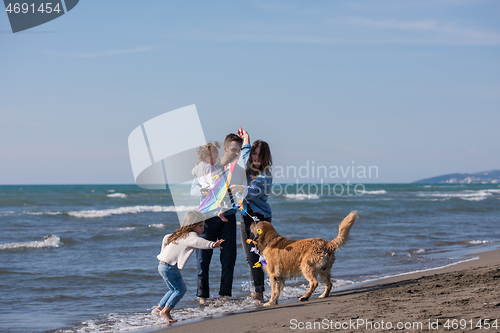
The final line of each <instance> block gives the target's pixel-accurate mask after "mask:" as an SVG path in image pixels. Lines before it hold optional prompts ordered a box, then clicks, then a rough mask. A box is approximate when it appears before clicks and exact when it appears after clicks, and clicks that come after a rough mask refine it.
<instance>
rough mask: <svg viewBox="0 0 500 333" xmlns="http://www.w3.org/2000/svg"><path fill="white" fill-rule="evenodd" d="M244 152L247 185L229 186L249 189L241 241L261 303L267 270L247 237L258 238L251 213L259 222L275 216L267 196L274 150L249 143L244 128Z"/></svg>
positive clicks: (258, 142)
mask: <svg viewBox="0 0 500 333" xmlns="http://www.w3.org/2000/svg"><path fill="white" fill-rule="evenodd" d="M241 154H242V156H243V161H244V162H245V164H246V176H247V186H246V187H244V186H241V185H232V186H231V187H230V188H231V190H232V191H236V192H244V190H245V188H246V190H247V194H246V196H245V207H246V209H247V212H248V214H242V215H241V224H240V228H241V230H240V231H241V232H240V234H241V243H242V245H243V250H244V251H245V258H246V260H247V263H248V266H249V269H250V279H251V281H252V287H253V289H254V292H252V297H254V298H255V300H256V301H257V303H262V302H263V300H264V271H263V270H262V267H255V264H256V263H257V262H258V261H259V255H257V254H256V253H254V252H252V251H251V249H252V247H253V246H254V245H252V244H247V243H246V240H247V239H248V238H251V239H253V238H255V235H254V234H253V233H252V232H251V231H250V227H251V225H252V224H253V223H254V220H253V219H252V218H251V216H254V217H257V218H258V219H259V221H267V222H271V219H272V213H271V206H270V205H269V203H268V202H267V199H268V198H269V195H270V194H271V187H272V184H273V176H272V174H271V167H272V164H273V158H272V156H271V149H270V148H269V145H268V144H267V143H266V142H265V141H262V140H257V141H255V142H254V143H253V144H252V145H250V136H249V135H248V133H247V132H246V131H243V146H242V147H241Z"/></svg>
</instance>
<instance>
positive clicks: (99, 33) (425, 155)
mask: <svg viewBox="0 0 500 333" xmlns="http://www.w3.org/2000/svg"><path fill="white" fill-rule="evenodd" d="M498 13H500V2H498V1H495V0H492V1H486V0H484V1H480V0H432V1H427V0H423V1H404V0H397V1H389V0H387V1H356V0H354V1H246V0H242V1H217V2H207V1H182V2H181V1H159V0H157V1H155V0H142V1H128V0H120V1H97V0H82V1H80V3H79V4H78V5H77V6H76V7H75V8H74V9H73V10H72V11H71V12H69V13H67V14H66V15H63V16H62V17H60V18H58V19H56V20H54V21H51V22H48V23H46V24H44V25H41V26H38V27H35V28H33V29H30V30H27V31H25V32H20V33H16V34H12V32H11V30H10V26H9V23H8V19H7V14H6V13H4V14H0V45H1V48H0V60H1V62H2V69H1V71H0V91H1V95H0V96H1V98H0V184H99V183H106V184H116V183H133V182H134V179H133V175H132V170H131V166H130V161H129V157H128V147H127V138H128V135H129V134H130V132H131V131H132V130H133V129H134V128H136V127H137V126H139V125H140V124H142V123H143V122H145V121H147V120H149V119H151V118H153V117H155V116H158V115H160V114H163V113H165V112H167V111H170V110H174V109H177V108H180V107H183V106H187V105H191V104H196V107H197V109H198V113H199V116H200V119H201V122H202V125H203V128H204V132H205V136H206V137H207V139H208V140H222V139H223V138H224V136H225V134H227V133H229V132H235V131H236V130H237V129H238V128H239V127H240V126H242V127H243V128H245V129H246V130H247V131H248V132H249V133H250V136H251V139H252V140H255V139H263V140H266V141H267V142H269V144H270V146H271V149H272V152H273V157H274V162H275V165H276V166H282V167H285V168H286V167H287V166H288V167H290V166H295V167H296V168H299V167H300V166H304V165H307V163H309V165H312V163H313V161H314V165H316V166H326V167H327V168H330V167H332V166H336V167H338V168H340V167H343V168H344V170H345V169H346V168H347V167H352V166H355V167H360V166H363V167H366V168H368V167H369V166H376V167H377V169H378V177H374V176H373V175H372V177H371V178H369V179H367V178H365V179H350V181H351V182H353V183H355V182H364V183H388V182H411V181H415V180H418V179H421V178H426V177H432V176H437V175H441V174H446V173H453V172H478V171H486V170H491V169H499V168H500V154H499V148H498V143H499V142H500V134H499V133H500V131H498V125H499V124H500V112H499V110H500V21H499V20H498ZM287 180H292V179H278V180H276V181H287ZM318 180H319V179H309V180H308V181H318ZM344 180H345V179H325V180H324V181H325V182H337V181H344ZM347 180H349V177H348V178H347Z"/></svg>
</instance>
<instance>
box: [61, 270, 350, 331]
mask: <svg viewBox="0 0 500 333" xmlns="http://www.w3.org/2000/svg"><path fill="white" fill-rule="evenodd" d="M332 283H333V287H334V288H339V287H343V286H347V285H351V284H353V283H354V282H352V281H347V280H334V281H332ZM291 284H292V285H288V286H285V288H284V290H283V292H282V294H281V295H280V298H279V299H280V300H283V299H289V298H295V299H297V298H298V297H300V296H302V295H304V293H305V292H306V291H307V290H308V289H309V285H308V283H307V281H305V280H304V283H301V282H299V283H295V284H293V281H292V283H291ZM266 285H267V291H266V292H265V293H264V298H265V299H269V298H270V295H271V287H270V283H269V279H267V280H266ZM241 290H242V291H243V292H245V291H247V292H250V283H249V282H244V283H242V289H241ZM323 291H324V285H323V284H322V283H320V285H319V286H318V288H317V290H316V291H315V293H314V294H313V297H317V296H319V295H320V294H321V293H322V292H323ZM256 307H257V304H256V303H255V300H254V299H252V298H250V297H243V298H238V299H225V298H212V299H209V302H208V303H207V305H205V306H204V307H203V308H200V307H198V306H187V307H180V306H177V307H176V308H175V311H173V312H172V316H173V317H174V319H176V320H178V321H179V322H181V323H182V322H183V321H184V320H190V319H200V318H217V317H218V316H222V315H224V314H227V313H234V312H237V311H241V310H250V309H254V308H256ZM165 324H166V322H165V321H164V320H163V319H162V318H161V317H160V316H159V313H158V310H157V309H156V306H154V307H153V308H151V309H150V310H149V311H148V312H144V313H133V314H118V313H109V314H106V315H103V316H100V318H97V319H92V320H89V321H86V322H83V323H81V324H79V325H77V326H75V327H73V328H71V329H69V330H64V331H62V332H64V333H74V332H78V333H91V332H92V333H93V332H106V333H114V332H123V331H131V330H138V329H145V328H147V329H151V327H152V326H154V327H158V328H162V327H161V326H160V325H165Z"/></svg>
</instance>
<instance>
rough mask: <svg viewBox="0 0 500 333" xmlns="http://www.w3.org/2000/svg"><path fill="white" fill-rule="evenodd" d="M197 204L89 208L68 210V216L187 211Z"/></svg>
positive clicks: (84, 216) (93, 217)
mask: <svg viewBox="0 0 500 333" xmlns="http://www.w3.org/2000/svg"><path fill="white" fill-rule="evenodd" d="M197 208H198V207H197V206H178V207H175V206H131V207H119V208H111V209H100V210H98V209H91V210H80V211H71V212H68V215H69V216H72V217H77V218H84V219H97V218H103V217H107V216H111V215H122V214H138V213H146V212H148V213H165V212H178V211H188V210H193V209H197Z"/></svg>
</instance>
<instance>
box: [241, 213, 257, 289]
mask: <svg viewBox="0 0 500 333" xmlns="http://www.w3.org/2000/svg"><path fill="white" fill-rule="evenodd" d="M240 217H241V219H240V236H241V247H242V248H243V253H244V254H245V260H246V261H247V264H248V271H249V273H250V282H251V286H250V291H251V293H252V294H253V296H252V297H254V296H255V288H254V282H253V276H252V266H251V265H250V261H249V259H248V253H250V248H251V246H253V244H250V245H249V244H247V239H249V238H250V225H251V221H253V220H252V219H251V218H250V217H249V216H248V215H246V214H240ZM248 219H250V220H251V221H249V222H248V223H247V220H248ZM250 239H251V238H250Z"/></svg>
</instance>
